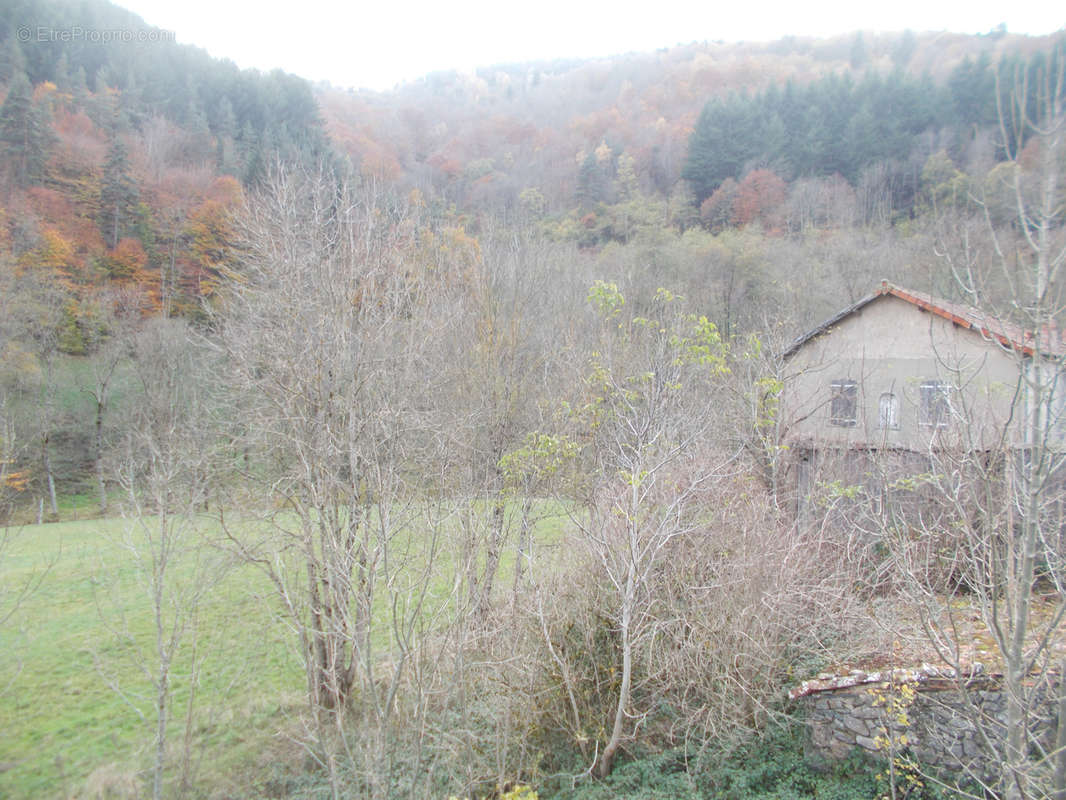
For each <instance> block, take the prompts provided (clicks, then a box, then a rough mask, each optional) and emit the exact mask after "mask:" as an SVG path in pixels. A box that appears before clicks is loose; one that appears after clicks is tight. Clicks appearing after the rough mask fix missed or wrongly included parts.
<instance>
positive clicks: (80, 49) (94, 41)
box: [0, 0, 329, 181]
mask: <svg viewBox="0 0 1066 800" xmlns="http://www.w3.org/2000/svg"><path fill="white" fill-rule="evenodd" d="M5 6H6V9H5V13H4V14H3V15H2V16H0V81H3V82H4V83H10V82H11V81H12V80H14V79H15V78H16V77H17V76H18V75H20V74H24V75H25V76H26V78H27V79H28V80H29V82H30V83H31V84H32V85H34V86H38V85H40V84H42V83H45V82H48V83H51V84H54V85H55V86H56V88H57V89H58V90H59V91H60V92H62V93H65V94H70V95H72V97H73V99H74V103H75V105H76V106H77V107H79V108H84V109H85V110H86V112H87V113H89V114H90V116H92V117H93V118H94V119H95V121H96V122H97V123H98V124H107V123H108V121H109V119H108V117H109V115H110V114H111V113H112V112H113V111H114V110H116V109H112V108H110V107H109V106H108V104H106V103H105V104H101V103H99V102H95V103H94V102H93V100H92V97H91V96H94V97H95V98H97V99H99V98H102V97H108V96H111V95H113V96H114V97H115V101H116V103H115V104H116V106H117V111H118V112H120V113H121V114H122V116H123V117H124V118H125V120H126V121H127V122H128V124H129V125H131V126H133V127H134V128H140V127H141V126H142V125H143V124H145V123H147V122H148V121H149V120H150V119H151V118H152V117H153V116H156V115H161V116H163V117H164V118H165V119H167V120H169V121H170V122H172V123H174V124H175V125H178V126H180V127H182V128H185V129H187V130H189V131H190V132H192V133H194V134H202V135H210V136H212V137H215V138H216V139H217V140H218V149H219V159H218V161H219V164H218V166H219V168H220V169H221V170H222V171H224V172H229V173H231V174H234V175H236V176H238V177H241V178H243V179H244V180H246V181H247V180H248V179H251V178H254V176H255V175H256V174H257V171H258V170H259V169H261V168H262V164H261V163H260V161H261V159H262V157H263V152H264V151H267V152H273V151H280V152H282V153H283V154H285V155H289V156H291V155H294V154H296V153H311V154H314V155H315V156H317V157H322V156H324V155H325V154H326V153H327V152H328V150H329V146H328V141H327V138H326V135H325V132H324V130H323V127H322V122H321V119H320V116H319V112H318V105H317V103H316V101H315V98H314V96H313V94H312V92H311V88H310V85H309V84H308V83H307V82H306V81H305V80H303V79H302V78H298V77H296V76H295V75H289V74H286V73H284V72H281V71H280V70H277V71H274V72H271V73H269V74H266V75H264V74H261V73H259V72H257V71H255V70H241V69H238V68H237V66H236V65H235V64H233V63H232V62H231V61H222V60H219V59H215V58H212V57H211V56H209V55H208V54H207V53H206V52H204V51H202V50H200V49H198V48H196V47H192V46H189V45H183V44H178V43H177V42H175V41H174V40H173V38H172V36H171V33H170V32H169V31H163V30H160V29H158V28H153V27H151V26H149V25H147V24H145V22H144V21H143V20H142V19H141V18H140V17H138V16H136V15H135V14H132V13H130V12H128V11H126V10H124V9H121V8H119V7H117V6H115V5H112V4H111V3H108V2H104V0H95V1H94V2H84V3H83V2H77V3H75V2H64V0H46V2H29V1H28V0H15V1H14V2H12V3H7V4H5ZM78 31H80V32H81V33H80V34H77V32H78ZM20 32H21V36H20ZM27 32H28V35H27ZM23 40H25V41H23ZM101 106H102V107H101ZM94 112H95V113H94ZM228 150H229V151H233V152H227V151H228Z"/></svg>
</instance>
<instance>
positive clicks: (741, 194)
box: [733, 169, 787, 226]
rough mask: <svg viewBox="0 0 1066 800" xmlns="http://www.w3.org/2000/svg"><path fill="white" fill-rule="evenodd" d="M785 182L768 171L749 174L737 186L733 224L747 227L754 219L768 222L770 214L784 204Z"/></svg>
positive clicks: (754, 171)
mask: <svg viewBox="0 0 1066 800" xmlns="http://www.w3.org/2000/svg"><path fill="white" fill-rule="evenodd" d="M786 189H787V187H786V185H785V182H784V181H783V180H782V179H781V178H779V177H778V176H777V175H775V174H774V173H773V172H771V171H770V170H768V169H757V170H753V171H752V172H749V173H748V174H747V175H745V176H744V179H743V180H742V181H741V182H740V183H739V184H738V185H737V194H736V198H735V199H734V201H733V224H734V225H738V226H741V225H747V224H749V223H751V222H754V221H755V220H756V219H762V220H764V221H768V217H769V215H770V214H771V212H773V211H775V210H776V209H777V208H779V207H780V206H781V204H782V203H784V202H785V193H786Z"/></svg>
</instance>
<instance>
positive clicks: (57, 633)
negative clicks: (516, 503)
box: [0, 504, 566, 800]
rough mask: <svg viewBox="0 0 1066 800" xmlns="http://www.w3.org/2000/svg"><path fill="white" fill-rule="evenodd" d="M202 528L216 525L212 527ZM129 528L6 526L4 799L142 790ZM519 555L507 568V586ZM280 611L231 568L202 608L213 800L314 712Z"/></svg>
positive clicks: (145, 738) (147, 604)
mask: <svg viewBox="0 0 1066 800" xmlns="http://www.w3.org/2000/svg"><path fill="white" fill-rule="evenodd" d="M540 512H541V513H540V514H539V515H540V516H541V517H544V518H542V519H541V521H540V523H539V524H538V526H537V534H536V538H537V539H538V540H539V541H540V542H542V545H543V543H545V542H546V541H550V540H555V541H558V537H559V535H560V531H561V529H562V528H563V527H564V524H565V523H564V521H565V519H566V517H565V515H564V514H563V512H562V510H561V509H560V508H558V507H557V506H554V505H551V504H549V505H548V506H545V507H543V508H541V509H540ZM200 524H201V525H202V526H204V528H205V533H207V534H211V533H212V532H213V531H217V528H216V526H217V523H216V522H214V521H212V520H210V519H207V518H205V519H204V520H202V521H201V523H200ZM129 525H130V524H129V523H128V522H127V521H125V520H122V519H104V520H81V521H65V522H58V523H53V524H45V525H26V526H23V527H20V528H10V529H8V531H7V537H8V541H7V545H6V547H4V548H3V549H2V551H0V619H2V618H3V615H4V614H5V613H6V611H5V609H8V608H10V607H11V604H12V601H13V599H14V593H15V591H16V590H17V589H18V588H19V587H23V586H27V585H28V586H30V587H32V591H31V592H30V593H29V594H28V595H27V596H26V597H25V598H24V599H23V600H22V602H21V604H20V605H19V607H18V608H17V610H16V611H15V613H14V614H13V615H12V616H11V618H10V619H8V620H7V622H6V623H4V624H2V625H0V798H5V799H7V798H11V799H12V800H19V799H20V798H53V797H55V798H58V797H62V798H68V797H88V796H93V794H94V793H93V792H92V791H90V789H92V788H93V787H94V786H95V787H97V788H99V786H100V784H101V781H103V782H106V781H107V780H112V781H115V780H122V779H125V780H127V781H130V780H134V781H141V785H142V786H143V785H144V784H143V780H144V778H145V774H146V773H145V770H146V769H148V768H149V766H150V763H151V748H152V743H153V741H154V735H155V728H154V724H155V714H154V709H153V706H152V701H153V690H152V685H151V682H150V679H149V677H148V675H146V674H145V673H144V672H143V671H142V669H141V668H140V666H139V665H138V659H137V658H136V654H137V648H138V647H141V648H148V649H150V648H151V647H152V646H153V643H154V639H153V627H152V611H151V609H152V604H151V601H150V597H149V595H148V591H147V581H146V579H145V576H144V575H143V574H141V573H139V571H138V568H137V561H136V559H135V558H134V557H133V556H132V555H131V552H130V550H129V549H128V547H127V543H129V542H136V541H137V536H138V535H139V534H137V532H136V531H135V530H133V529H131V528H130V527H129ZM419 549H420V548H419V547H417V546H416V547H415V548H414V550H415V551H417V550H419ZM454 552H455V551H454V549H453V548H452V547H450V546H448V545H447V544H446V545H445V547H444V550H443V551H442V552H441V554H440V558H439V560H438V562H437V566H438V568H439V569H440V571H441V574H439V575H436V578H437V579H438V580H439V581H440V582H441V583H442V586H441V589H442V591H443V593H444V594H447V593H448V591H450V589H451V587H452V585H453V577H452V576H453V575H454V570H455V569H456V567H457V564H456V563H455V560H454V558H453V555H454ZM414 558H416V559H417V558H418V556H417V555H416V556H414ZM510 561H511V559H510V558H506V557H505V559H504V560H503V562H502V563H501V575H500V585H506V584H507V574H508V573H509V572H510ZM191 570H192V567H191V564H190V563H188V560H187V559H186V560H184V561H183V560H179V561H178V562H177V563H176V564H174V565H172V572H171V575H172V576H174V577H177V578H178V579H179V580H181V579H187V578H189V577H190V576H191ZM443 573H449V575H444V574H443ZM445 584H446V585H445ZM276 608H277V602H276V598H275V596H274V588H273V586H272V584H271V583H270V582H269V580H268V579H267V578H266V577H265V576H264V575H263V574H262V573H261V572H259V571H258V570H256V569H254V568H252V567H250V566H247V565H236V566H233V567H231V568H230V569H229V570H228V571H227V572H225V576H224V578H223V579H222V580H221V581H220V582H219V583H218V584H217V585H216V586H213V588H212V589H211V591H210V592H209V593H208V594H207V598H206V600H205V601H204V602H203V603H202V605H201V608H200V612H199V613H200V616H199V620H198V621H199V624H198V626H197V629H198V630H199V636H198V639H197V641H196V652H197V655H199V656H201V657H203V658H204V662H203V667H202V669H201V672H200V677H199V681H198V682H197V683H196V688H195V691H196V696H195V700H196V703H195V707H196V711H195V714H194V716H193V719H194V722H195V725H194V726H193V727H192V729H191V736H190V737H189V741H190V742H191V744H192V748H191V751H190V753H191V757H192V764H193V765H194V767H196V769H195V774H196V777H197V785H198V786H199V787H200V789H202V790H206V789H207V787H210V790H209V791H203V792H202V794H203V795H210V796H220V797H225V796H240V797H244V796H247V792H248V789H249V786H248V782H247V779H248V776H249V775H250V774H252V773H255V774H257V775H259V776H261V775H262V773H264V771H269V769H270V765H269V764H268V763H266V762H267V761H268V760H269V759H268V758H267V757H266V756H265V754H266V753H268V752H277V751H278V750H279V749H281V750H284V749H285V748H286V747H287V748H288V750H287V751H288V752H292V751H294V750H295V749H296V748H294V747H293V746H291V744H289V743H290V742H291V740H290V739H289V738H288V737H287V736H286V734H287V733H290V732H292V731H293V730H294V729H296V727H297V717H298V715H299V714H300V713H301V712H302V711H303V707H304V706H303V703H304V689H305V683H304V675H303V667H302V664H301V662H300V659H299V657H298V654H297V653H296V652H295V650H294V646H295V643H296V638H295V637H294V636H293V635H292V633H291V631H290V629H289V628H288V627H287V625H286V624H285V623H284V622H283V621H282V620H279V619H277V618H276V616H275V610H276ZM191 653H192V640H191V639H190V638H189V637H187V638H186V640H185V642H184V644H183V650H182V651H181V655H180V657H179V658H178V660H177V662H176V665H175V667H174V670H173V674H172V679H173V710H172V713H173V715H174V719H173V721H172V724H171V727H170V730H169V734H168V741H169V742H170V745H171V758H172V760H173V759H175V758H180V757H181V751H182V745H183V740H184V739H185V727H184V722H185V720H184V717H185V707H186V704H187V702H188V699H189V692H190V689H191V688H192V682H191V681H190V677H189V664H190V656H191ZM149 655H151V653H149ZM115 688H117V689H119V690H120V691H121V694H120V692H119V691H116V690H115ZM141 714H143V717H142V716H141ZM94 773H96V775H95V776H94ZM108 776H110V777H108Z"/></svg>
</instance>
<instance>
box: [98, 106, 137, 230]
mask: <svg viewBox="0 0 1066 800" xmlns="http://www.w3.org/2000/svg"><path fill="white" fill-rule="evenodd" d="M136 202H137V186H136V184H135V183H134V182H133V178H131V177H130V171H129V158H128V156H127V154H126V145H125V144H123V142H122V138H121V137H120V136H119V133H118V124H117V121H116V124H114V125H112V127H111V137H110V142H109V143H108V147H107V160H106V161H105V162H104V178H103V182H102V183H101V186H100V231H101V233H103V235H104V239H105V240H106V241H107V244H108V247H114V246H115V245H117V244H118V241H119V239H121V238H122V236H123V234H124V233H125V231H126V229H127V228H128V227H129V226H130V225H131V224H132V222H133V218H134V213H135V205H136Z"/></svg>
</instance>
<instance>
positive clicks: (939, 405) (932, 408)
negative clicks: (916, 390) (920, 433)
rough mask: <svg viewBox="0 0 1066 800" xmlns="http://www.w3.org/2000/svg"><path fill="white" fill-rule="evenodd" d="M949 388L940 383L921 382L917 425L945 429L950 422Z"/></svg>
mask: <svg viewBox="0 0 1066 800" xmlns="http://www.w3.org/2000/svg"><path fill="white" fill-rule="evenodd" d="M950 392H951V387H950V386H948V384H946V383H941V382H940V381H923V382H922V385H921V396H920V398H919V404H918V424H919V425H924V426H926V427H929V428H946V427H947V426H948V423H949V422H950V421H951V402H950V396H949V393H950Z"/></svg>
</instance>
